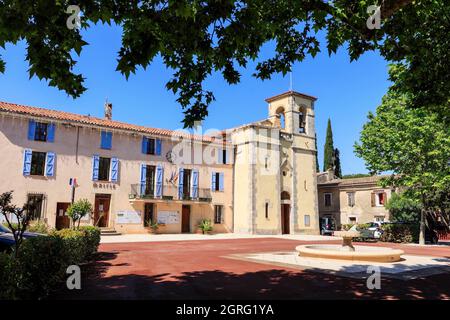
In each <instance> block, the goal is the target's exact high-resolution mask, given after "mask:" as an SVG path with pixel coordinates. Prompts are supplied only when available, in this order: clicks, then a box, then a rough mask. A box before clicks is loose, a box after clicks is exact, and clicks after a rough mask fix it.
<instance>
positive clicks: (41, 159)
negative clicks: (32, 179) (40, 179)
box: [30, 151, 46, 176]
mask: <svg viewBox="0 0 450 320" xmlns="http://www.w3.org/2000/svg"><path fill="white" fill-rule="evenodd" d="M45 156H46V153H45V152H36V151H33V153H32V155H31V171H30V174H31V175H34V176H43V175H44V172H45Z"/></svg>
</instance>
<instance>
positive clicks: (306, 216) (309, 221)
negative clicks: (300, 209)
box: [305, 214, 311, 227]
mask: <svg viewBox="0 0 450 320" xmlns="http://www.w3.org/2000/svg"><path fill="white" fill-rule="evenodd" d="M310 226H311V217H310V215H309V214H305V227H310Z"/></svg>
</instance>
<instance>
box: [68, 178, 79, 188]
mask: <svg viewBox="0 0 450 320" xmlns="http://www.w3.org/2000/svg"><path fill="white" fill-rule="evenodd" d="M69 185H70V186H71V187H75V186H76V185H77V178H70V179H69Z"/></svg>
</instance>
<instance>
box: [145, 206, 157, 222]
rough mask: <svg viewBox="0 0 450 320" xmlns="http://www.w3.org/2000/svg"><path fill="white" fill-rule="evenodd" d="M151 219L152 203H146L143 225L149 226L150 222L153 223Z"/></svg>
mask: <svg viewBox="0 0 450 320" xmlns="http://www.w3.org/2000/svg"><path fill="white" fill-rule="evenodd" d="M155 222H156V221H154V219H153V203H146V204H145V207H144V227H150V226H151V223H155Z"/></svg>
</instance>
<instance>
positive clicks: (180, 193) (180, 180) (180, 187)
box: [178, 168, 184, 199]
mask: <svg viewBox="0 0 450 320" xmlns="http://www.w3.org/2000/svg"><path fill="white" fill-rule="evenodd" d="M179 172H180V173H179V174H178V199H183V177H184V169H183V168H180V171H179Z"/></svg>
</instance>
